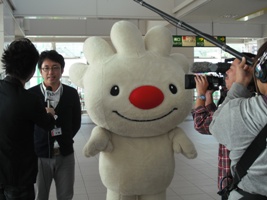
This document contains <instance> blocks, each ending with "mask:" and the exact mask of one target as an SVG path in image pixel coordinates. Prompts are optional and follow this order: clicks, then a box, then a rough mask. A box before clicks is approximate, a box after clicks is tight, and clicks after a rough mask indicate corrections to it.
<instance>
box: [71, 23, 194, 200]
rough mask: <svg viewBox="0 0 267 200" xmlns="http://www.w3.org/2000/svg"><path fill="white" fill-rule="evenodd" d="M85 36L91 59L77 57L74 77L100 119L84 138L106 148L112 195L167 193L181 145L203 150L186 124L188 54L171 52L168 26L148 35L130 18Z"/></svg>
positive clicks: (103, 170)
mask: <svg viewBox="0 0 267 200" xmlns="http://www.w3.org/2000/svg"><path fill="white" fill-rule="evenodd" d="M111 42H112V44H113V46H112V45H110V44H109V43H108V42H106V40H104V39H102V38H101V37H89V38H88V39H87V40H86V41H85V43H84V55H85V57H86V59H87V61H88V65H86V64H82V63H76V64H73V65H72V66H71V68H70V78H71V81H72V82H73V83H74V84H76V85H77V86H79V87H82V88H84V98H85V107H86V109H87V112H88V114H89V116H90V118H91V119H92V121H93V122H94V123H95V124H96V126H95V127H94V129H93V130H92V132H91V136H90V138H89V140H88V142H87V144H86V145H85V146H84V150H83V151H84V155H85V156H87V157H92V156H95V155H96V154H98V153H100V156H99V173H100V177H101V180H102V182H103V184H104V185H105V187H106V188H107V198H106V199H107V200H137V199H138V200H165V199H166V189H167V187H168V186H169V185H170V183H171V181H172V178H173V176H174V169H175V159H174V153H182V154H183V155H184V156H186V157H187V158H190V159H192V158H195V157H196V156H197V152H196V149H195V147H194V144H193V143H192V142H191V140H190V139H189V138H188V137H187V136H186V134H185V132H184V131H183V130H182V129H181V128H179V127H178V125H179V124H180V123H181V122H183V121H184V119H185V118H186V117H187V116H188V115H189V113H190V111H191V108H192V90H185V89H184V76H185V73H187V72H188V71H189V64H188V61H187V59H186V58H185V57H184V56H183V55H181V54H171V49H172V36H171V33H170V31H169V30H168V29H167V28H165V27H163V26H156V27H154V28H152V29H151V30H149V31H148V32H147V34H146V35H145V36H144V38H143V37H142V35H141V32H140V31H139V30H138V28H137V27H136V26H135V25H134V24H133V23H130V22H127V21H119V22H117V23H115V24H114V25H113V27H112V30H111Z"/></svg>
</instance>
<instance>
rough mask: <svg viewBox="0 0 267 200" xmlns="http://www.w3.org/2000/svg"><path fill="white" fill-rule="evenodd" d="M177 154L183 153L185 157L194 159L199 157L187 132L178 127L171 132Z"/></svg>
mask: <svg viewBox="0 0 267 200" xmlns="http://www.w3.org/2000/svg"><path fill="white" fill-rule="evenodd" d="M170 137H171V139H172V142H173V150H174V152H175V153H182V154H183V155H184V156H185V157H187V158H190V159H193V158H196V157H197V151H196V149H195V146H194V144H193V142H192V141H191V140H190V139H189V138H188V137H187V136H186V134H185V132H184V131H183V130H182V129H181V128H179V127H177V128H175V129H174V130H172V131H171V132H170Z"/></svg>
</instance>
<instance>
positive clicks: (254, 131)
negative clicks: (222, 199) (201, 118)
mask: <svg viewBox="0 0 267 200" xmlns="http://www.w3.org/2000/svg"><path fill="white" fill-rule="evenodd" d="M245 63H246V60H245V58H243V59H242V62H240V63H239V64H238V65H237V66H236V71H235V74H236V78H235V80H234V83H233V84H232V87H231V89H230V90H229V91H228V93H227V96H226V98H225V100H224V102H223V103H222V104H221V106H220V107H219V108H218V109H217V110H216V111H215V112H214V114H213V118H212V122H211V123H210V126H209V128H210V132H211V133H212V135H213V136H214V137H215V138H216V139H217V141H218V142H219V143H221V144H223V145H225V146H226V148H227V149H229V150H230V159H231V172H232V174H233V175H234V174H235V165H236V163H237V162H238V161H239V160H240V158H241V156H242V155H243V153H244V152H245V151H246V149H247V148H248V146H249V145H250V144H251V142H252V141H253V140H254V138H255V137H256V136H257V135H258V134H259V132H260V131H261V129H262V128H263V127H264V126H265V125H266V122H267V114H266V113H267V42H266V43H264V44H263V45H262V46H261V48H260V49H259V51H258V53H257V55H256V57H255V59H254V64H253V67H250V66H248V65H246V64H245ZM253 74H254V82H255V85H256V89H257V95H255V96H252V97H251V91H250V90H249V89H248V88H247V86H248V85H249V83H250V82H251V80H252V79H253ZM249 153H251V154H253V152H249ZM266 166H267V150H266V149H265V150H264V151H263V152H262V153H261V154H260V155H259V157H258V158H257V159H256V160H255V162H254V163H253V164H252V165H251V166H250V168H249V169H248V170H247V174H246V175H245V176H244V177H243V178H242V179H241V180H240V182H239V183H238V185H237V188H236V189H235V190H233V191H231V193H230V196H229V200H238V199H244V200H246V199H248V200H253V199H255V200H260V199H267V187H266V185H267V170H266Z"/></svg>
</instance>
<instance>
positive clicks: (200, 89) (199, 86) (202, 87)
mask: <svg viewBox="0 0 267 200" xmlns="http://www.w3.org/2000/svg"><path fill="white" fill-rule="evenodd" d="M195 82H196V90H197V95H205V94H206V92H207V90H208V87H209V82H208V80H207V77H206V76H205V75H195Z"/></svg>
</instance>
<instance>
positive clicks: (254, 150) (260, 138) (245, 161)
mask: <svg viewBox="0 0 267 200" xmlns="http://www.w3.org/2000/svg"><path fill="white" fill-rule="evenodd" d="M266 137H267V125H265V127H264V128H263V129H262V130H261V132H260V133H259V134H258V135H257V136H256V137H255V139H254V140H253V141H252V142H251V144H250V145H249V147H248V148H247V150H246V151H245V152H244V154H243V155H242V156H241V158H240V160H239V161H238V162H237V164H236V165H235V168H234V177H233V181H232V183H231V184H229V185H227V186H226V187H225V188H220V189H221V190H220V191H219V192H218V193H217V194H219V195H220V196H222V199H223V200H227V199H228V197H229V195H230V192H231V191H232V190H234V189H236V188H237V185H238V183H239V181H240V180H241V179H242V178H243V176H245V175H246V174H247V170H248V169H249V168H250V166H251V165H252V164H253V163H254V161H255V160H256V159H257V157H258V156H259V155H260V154H261V152H262V151H263V150H264V149H266ZM225 178H228V177H225ZM223 180H224V179H223ZM223 180H222V181H223ZM242 194H243V193H242ZM250 195H252V194H250ZM263 198H264V197H263ZM266 199H267V197H266Z"/></svg>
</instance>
